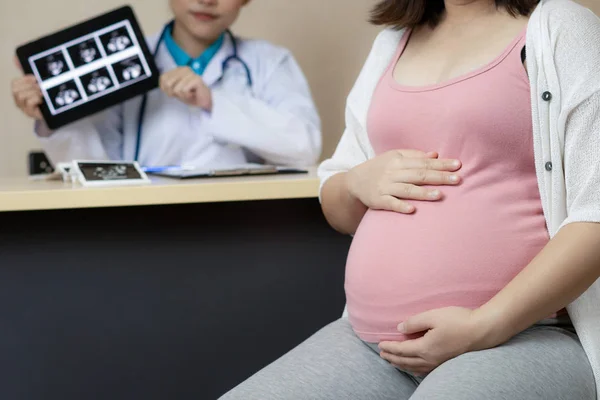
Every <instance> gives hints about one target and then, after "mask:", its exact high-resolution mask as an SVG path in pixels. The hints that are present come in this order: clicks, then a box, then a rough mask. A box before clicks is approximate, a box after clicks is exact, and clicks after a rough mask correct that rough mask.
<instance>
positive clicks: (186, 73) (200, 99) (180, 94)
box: [160, 67, 212, 111]
mask: <svg viewBox="0 0 600 400" xmlns="http://www.w3.org/2000/svg"><path fill="white" fill-rule="evenodd" d="M160 88H161V89H162V91H163V92H165V93H166V94H167V95H168V96H170V97H175V98H177V99H179V100H181V101H182V102H184V103H185V104H188V105H190V106H195V107H200V108H202V109H204V110H206V111H211V110H212V94H211V91H210V89H209V88H208V87H207V86H206V85H205V84H204V81H203V80H202V77H201V76H200V75H198V74H196V73H195V72H194V71H193V70H192V69H191V68H190V67H180V68H176V69H174V70H172V71H169V72H166V73H164V74H163V75H162V76H161V77H160Z"/></svg>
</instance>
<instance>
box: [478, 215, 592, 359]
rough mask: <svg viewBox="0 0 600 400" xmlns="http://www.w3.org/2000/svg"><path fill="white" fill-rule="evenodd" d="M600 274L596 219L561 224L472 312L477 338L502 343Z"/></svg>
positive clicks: (570, 298) (569, 299)
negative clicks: (530, 258)
mask: <svg viewBox="0 0 600 400" xmlns="http://www.w3.org/2000/svg"><path fill="white" fill-rule="evenodd" d="M598 278H600V224H598V223H573V224H570V225H567V226H565V227H563V228H562V229H561V230H560V231H559V232H558V234H557V235H556V236H555V237H554V238H553V239H552V240H551V241H550V242H549V243H548V245H547V246H546V247H545V248H544V249H543V250H542V252H540V254H538V256H537V257H536V258H535V259H534V260H533V261H532V262H531V263H530V264H529V265H528V266H527V267H526V268H525V269H524V270H523V271H522V272H521V273H520V274H519V275H517V277H515V279H513V280H512V281H511V282H510V283H509V284H508V285H507V286H506V287H505V288H504V289H503V290H502V291H500V292H499V293H498V294H497V295H496V296H495V297H494V298H493V299H491V300H490V301H489V302H488V303H487V304H485V305H484V306H482V307H481V308H480V309H478V310H476V311H475V314H474V317H475V320H476V321H478V322H477V325H478V326H480V327H481V328H482V332H481V333H482V335H481V339H480V340H481V343H479V344H478V345H477V346H476V347H479V348H489V347H493V346H496V345H498V344H501V343H504V342H505V341H507V340H508V339H510V338H511V337H513V336H514V335H516V334H517V333H519V332H521V331H523V330H524V329H526V328H528V327H529V326H531V325H533V324H534V323H536V322H538V321H540V320H542V319H544V318H547V317H548V316H549V315H551V314H552V313H554V312H556V311H557V310H560V309H562V308H564V307H566V306H567V305H568V304H570V303H571V302H572V301H573V300H575V299H576V298H578V297H579V296H580V295H581V294H582V293H583V292H585V291H586V290H587V289H588V288H589V287H590V286H591V285H592V284H593V283H594V282H595V281H596V280H598Z"/></svg>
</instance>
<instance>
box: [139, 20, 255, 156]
mask: <svg viewBox="0 0 600 400" xmlns="http://www.w3.org/2000/svg"><path fill="white" fill-rule="evenodd" d="M174 24H175V22H174V21H171V22H169V23H168V24H167V25H165V27H164V28H163V30H162V32H161V34H160V36H159V38H158V43H157V44H156V47H155V48H154V51H153V52H152V57H153V58H154V59H155V60H156V56H157V55H158V51H159V50H160V45H161V44H162V42H163V41H164V39H165V34H166V33H167V31H168V30H169V29H173V25H174ZM225 34H226V35H228V36H229V38H230V39H231V44H232V48H233V52H232V54H231V55H230V56H229V57H227V58H226V59H225V60H223V64H221V69H222V71H223V73H222V74H221V77H220V78H219V79H218V80H217V83H218V82H221V81H222V80H223V77H224V76H225V70H226V69H227V66H228V65H229V63H231V62H232V61H237V62H239V63H240V64H241V65H242V67H244V71H245V72H246V82H247V85H248V87H249V88H252V83H253V82H252V73H251V72H250V68H249V67H248V64H246V62H244V60H242V59H241V58H240V56H239V55H238V46H237V42H236V40H235V37H234V36H233V33H231V31H230V30H229V29H227V30H226V31H225ZM147 103H148V95H147V94H144V96H143V97H142V104H141V105H140V112H139V114H138V126H137V137H136V141H135V158H134V161H138V158H139V156H140V146H141V143H142V128H143V125H144V117H145V116H146V105H147Z"/></svg>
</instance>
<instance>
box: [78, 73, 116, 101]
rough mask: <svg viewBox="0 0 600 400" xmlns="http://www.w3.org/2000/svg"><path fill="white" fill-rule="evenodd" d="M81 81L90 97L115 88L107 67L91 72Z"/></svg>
mask: <svg viewBox="0 0 600 400" xmlns="http://www.w3.org/2000/svg"><path fill="white" fill-rule="evenodd" d="M80 79H81V83H82V84H83V87H84V89H85V92H86V93H87V94H88V96H93V95H95V94H97V93H102V92H104V91H105V90H107V89H110V88H112V87H113V86H114V84H113V82H112V80H111V79H110V75H109V73H108V70H107V69H106V68H105V67H103V68H100V69H99V70H96V71H94V72H90V73H89V74H87V75H83V76H82V77H81V78H80Z"/></svg>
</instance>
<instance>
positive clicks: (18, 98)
mask: <svg viewBox="0 0 600 400" xmlns="http://www.w3.org/2000/svg"><path fill="white" fill-rule="evenodd" d="M11 91H12V95H13V101H14V102H15V105H16V106H17V107H19V109H20V110H21V111H22V112H23V113H24V114H25V115H27V116H28V117H31V118H33V119H35V120H38V121H41V120H42V119H43V118H42V113H41V112H40V108H39V106H40V105H41V104H42V91H41V89H40V86H39V85H38V83H37V80H36V79H35V76H33V75H26V76H23V77H21V78H17V79H14V80H13V81H12V84H11Z"/></svg>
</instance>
